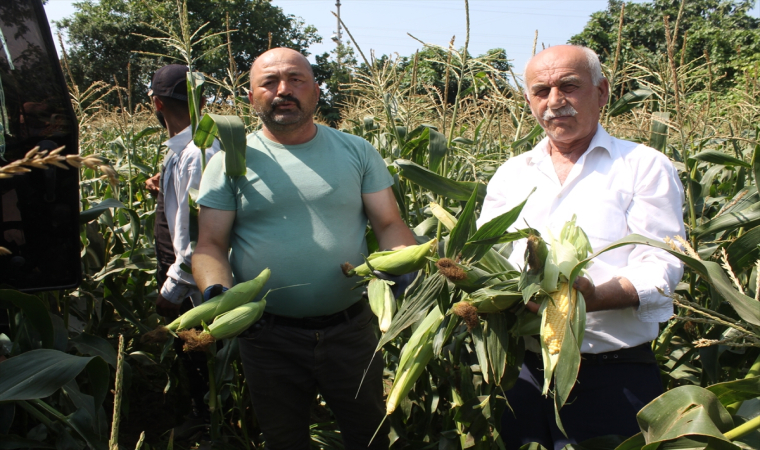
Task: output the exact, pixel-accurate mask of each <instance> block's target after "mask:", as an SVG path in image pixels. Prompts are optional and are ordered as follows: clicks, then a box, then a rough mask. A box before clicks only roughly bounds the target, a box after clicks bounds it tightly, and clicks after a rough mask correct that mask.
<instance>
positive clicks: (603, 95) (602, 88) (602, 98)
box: [597, 78, 610, 108]
mask: <svg viewBox="0 0 760 450" xmlns="http://www.w3.org/2000/svg"><path fill="white" fill-rule="evenodd" d="M597 89H599V107H600V108H602V107H604V105H606V104H607V101H608V100H609V99H610V82H609V81H607V78H602V82H601V83H599V86H597Z"/></svg>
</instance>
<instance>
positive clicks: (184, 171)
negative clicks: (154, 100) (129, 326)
mask: <svg viewBox="0 0 760 450" xmlns="http://www.w3.org/2000/svg"><path fill="white" fill-rule="evenodd" d="M164 145H165V146H166V147H167V148H168V149H169V150H168V152H167V155H166V159H165V160H164V166H165V169H164V173H163V176H162V177H161V189H162V190H163V193H164V213H165V214H166V221H167V222H168V225H169V233H170V234H171V237H172V246H173V247H174V256H175V258H176V259H175V261H174V264H172V265H171V267H169V269H168V270H167V273H166V275H167V279H166V281H165V282H164V285H163V286H161V295H162V296H163V297H164V298H165V299H167V300H169V301H170V302H172V303H182V301H183V300H184V299H185V298H187V297H191V298H192V300H193V303H194V304H196V305H197V304H200V302H201V301H202V298H201V295H200V292H199V291H198V287H197V286H196V285H195V280H194V279H193V274H192V273H188V272H185V271H184V270H182V268H181V265H182V264H184V265H186V266H187V267H192V266H191V261H190V260H191V258H192V256H193V249H192V247H191V244H190V205H189V204H188V196H189V193H190V189H195V190H197V189H198V187H199V186H200V184H201V174H202V173H203V171H202V167H201V150H200V149H199V148H198V147H197V146H196V145H195V144H194V143H193V136H192V133H191V131H190V127H187V128H185V129H184V130H182V131H181V132H180V133H178V134H175V135H174V136H173V137H172V138H170V139H169V140H168V141H166V142H164ZM218 150H219V141H217V140H215V141H214V144H213V145H212V146H211V147H209V148H207V149H206V161H208V160H209V159H211V157H212V156H213V155H214V153H216V152H217V151H218Z"/></svg>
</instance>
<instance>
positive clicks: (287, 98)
mask: <svg viewBox="0 0 760 450" xmlns="http://www.w3.org/2000/svg"><path fill="white" fill-rule="evenodd" d="M286 102H290V103H294V104H295V105H296V107H297V108H298V109H301V102H299V101H298V99H297V98H295V97H293V96H292V95H285V96H283V97H275V99H274V100H272V108H276V107H278V106H280V105H281V104H283V103H286Z"/></svg>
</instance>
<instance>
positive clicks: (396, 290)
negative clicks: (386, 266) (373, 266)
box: [372, 270, 419, 298]
mask: <svg viewBox="0 0 760 450" xmlns="http://www.w3.org/2000/svg"><path fill="white" fill-rule="evenodd" d="M372 273H373V274H374V275H375V276H376V277H378V278H380V279H381V280H386V281H392V282H393V284H392V285H391V292H393V296H394V297H395V298H399V296H400V295H401V294H403V293H404V292H406V288H408V287H409V285H411V284H412V282H413V281H414V279H415V278H417V274H418V273H419V272H412V273H405V274H403V275H391V274H389V273H387V272H382V271H380V270H375V271H374V272H372Z"/></svg>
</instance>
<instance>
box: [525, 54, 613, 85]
mask: <svg viewBox="0 0 760 450" xmlns="http://www.w3.org/2000/svg"><path fill="white" fill-rule="evenodd" d="M571 47H575V48H578V49H581V50H582V51H583V54H584V55H586V68H587V69H588V73H589V75H591V82H592V83H593V84H594V86H599V85H600V84H602V80H604V73H603V72H602V63H601V62H599V56H598V55H597V54H596V52H595V51H593V50H591V49H590V48H588V47H584V46H582V45H571ZM536 56H538V53H536V54H535V55H533V56H532V57H531V58H530V59H529V60H528V62H526V63H525V68H524V69H523V76H524V75H525V73H526V72H527V71H528V65H529V64H530V62H531V61H533V58H535V57H536Z"/></svg>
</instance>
